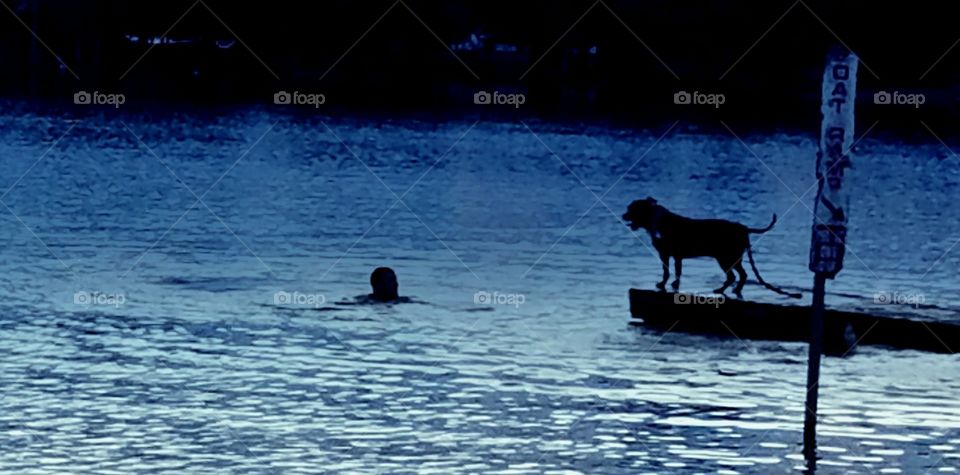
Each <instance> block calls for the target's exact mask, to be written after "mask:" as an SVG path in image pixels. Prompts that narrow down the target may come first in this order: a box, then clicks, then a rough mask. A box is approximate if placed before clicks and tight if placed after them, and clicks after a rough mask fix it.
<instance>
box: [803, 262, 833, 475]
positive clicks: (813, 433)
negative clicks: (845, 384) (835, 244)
mask: <svg viewBox="0 0 960 475" xmlns="http://www.w3.org/2000/svg"><path fill="white" fill-rule="evenodd" d="M826 282H827V277H826V275H824V274H822V273H816V274H814V278H813V306H812V307H811V308H810V310H811V312H810V359H809V362H808V363H807V398H806V399H807V400H806V404H805V408H806V411H804V418H803V455H804V457H805V458H806V459H807V464H808V466H809V467H810V468H813V467H816V463H817V396H818V395H819V393H820V355H821V354H823V315H824V304H823V294H824V291H825V287H826Z"/></svg>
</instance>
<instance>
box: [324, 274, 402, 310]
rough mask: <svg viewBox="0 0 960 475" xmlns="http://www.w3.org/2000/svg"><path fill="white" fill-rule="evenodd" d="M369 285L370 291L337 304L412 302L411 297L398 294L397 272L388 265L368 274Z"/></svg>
mask: <svg viewBox="0 0 960 475" xmlns="http://www.w3.org/2000/svg"><path fill="white" fill-rule="evenodd" d="M370 287H372V288H373V292H372V293H369V294H366V295H358V296H356V297H354V298H353V301H344V302H339V303H338V305H367V304H381V303H387V304H392V303H414V300H413V299H410V298H408V297H401V296H400V292H399V290H398V289H399V288H400V285H399V284H397V273H396V272H394V271H393V269H391V268H389V267H377V268H376V269H374V270H373V272H372V273H371V274H370Z"/></svg>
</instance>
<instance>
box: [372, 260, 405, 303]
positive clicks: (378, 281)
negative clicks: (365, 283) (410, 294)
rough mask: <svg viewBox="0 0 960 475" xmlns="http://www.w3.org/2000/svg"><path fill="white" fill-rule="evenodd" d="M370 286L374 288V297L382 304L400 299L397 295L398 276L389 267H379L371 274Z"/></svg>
mask: <svg viewBox="0 0 960 475" xmlns="http://www.w3.org/2000/svg"><path fill="white" fill-rule="evenodd" d="M370 285H371V286H372V287H373V295H372V297H373V298H374V299H375V300H379V301H381V302H388V301H391V300H397V299H398V298H400V294H398V293H397V289H398V287H399V285H398V284H397V274H396V273H395V272H393V269H391V268H389V267H377V268H376V269H374V270H373V273H372V274H370Z"/></svg>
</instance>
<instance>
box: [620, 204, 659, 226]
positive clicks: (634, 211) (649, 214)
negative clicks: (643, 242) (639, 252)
mask: <svg viewBox="0 0 960 475" xmlns="http://www.w3.org/2000/svg"><path fill="white" fill-rule="evenodd" d="M656 213H657V200H655V199H653V198H647V199H645V200H636V201H634V202H633V203H630V206H627V212H626V213H623V220H624V221H626V222H627V226H630V229H632V230H634V231H636V230H638V229H640V228H644V229H650V226H651V225H653V218H654V216H655V215H656Z"/></svg>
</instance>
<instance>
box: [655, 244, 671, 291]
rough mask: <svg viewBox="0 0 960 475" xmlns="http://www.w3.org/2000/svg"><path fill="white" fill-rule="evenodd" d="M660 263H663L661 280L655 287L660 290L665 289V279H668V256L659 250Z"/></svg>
mask: <svg viewBox="0 0 960 475" xmlns="http://www.w3.org/2000/svg"><path fill="white" fill-rule="evenodd" d="M660 263H661V264H663V280H661V281H660V282H658V283H657V288H658V289H660V290H666V286H667V280H669V279H670V256H669V255H668V254H665V253H663V252H661V253H660Z"/></svg>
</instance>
